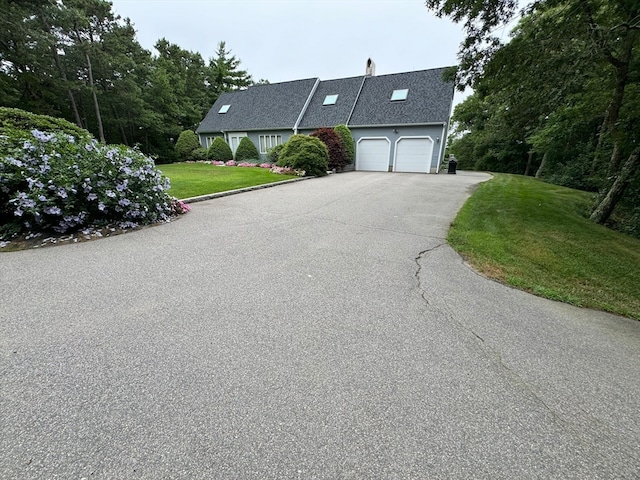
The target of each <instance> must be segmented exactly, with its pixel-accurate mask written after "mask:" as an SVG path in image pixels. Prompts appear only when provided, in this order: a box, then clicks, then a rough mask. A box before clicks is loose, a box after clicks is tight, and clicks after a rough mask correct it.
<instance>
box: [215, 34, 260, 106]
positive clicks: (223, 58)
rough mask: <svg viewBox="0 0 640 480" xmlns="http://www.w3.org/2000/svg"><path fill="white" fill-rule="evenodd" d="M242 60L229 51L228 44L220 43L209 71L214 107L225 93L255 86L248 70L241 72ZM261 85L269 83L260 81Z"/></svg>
mask: <svg viewBox="0 0 640 480" xmlns="http://www.w3.org/2000/svg"><path fill="white" fill-rule="evenodd" d="M239 68H240V60H239V59H238V58H236V56H235V55H231V51H230V50H227V44H226V42H224V41H222V42H220V43H218V49H217V50H216V57H215V58H212V59H210V60H209V68H208V70H207V84H209V85H211V88H210V96H209V103H210V105H213V103H214V102H215V101H216V99H217V98H218V97H219V96H220V94H221V93H223V92H231V91H233V90H240V89H242V88H246V87H248V86H249V85H252V84H253V80H252V79H251V75H249V74H248V73H247V72H246V70H240V69H239ZM260 83H268V81H266V80H260Z"/></svg>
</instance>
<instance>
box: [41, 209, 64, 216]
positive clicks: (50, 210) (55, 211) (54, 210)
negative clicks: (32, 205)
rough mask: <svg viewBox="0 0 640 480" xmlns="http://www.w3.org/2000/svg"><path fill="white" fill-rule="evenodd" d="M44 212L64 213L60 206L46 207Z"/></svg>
mask: <svg viewBox="0 0 640 480" xmlns="http://www.w3.org/2000/svg"><path fill="white" fill-rule="evenodd" d="M44 213H46V214H48V215H60V214H62V210H60V209H59V208H58V207H44Z"/></svg>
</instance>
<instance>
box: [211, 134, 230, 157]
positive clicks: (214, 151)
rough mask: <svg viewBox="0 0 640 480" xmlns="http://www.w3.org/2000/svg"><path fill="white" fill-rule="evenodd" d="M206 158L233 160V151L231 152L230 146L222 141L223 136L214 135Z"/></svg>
mask: <svg viewBox="0 0 640 480" xmlns="http://www.w3.org/2000/svg"><path fill="white" fill-rule="evenodd" d="M207 158H208V159H209V160H213V161H217V162H227V161H229V160H233V153H231V147H230V146H229V145H228V144H227V142H225V141H224V138H222V137H216V138H214V139H213V142H212V143H211V146H210V147H209V150H208V152H207Z"/></svg>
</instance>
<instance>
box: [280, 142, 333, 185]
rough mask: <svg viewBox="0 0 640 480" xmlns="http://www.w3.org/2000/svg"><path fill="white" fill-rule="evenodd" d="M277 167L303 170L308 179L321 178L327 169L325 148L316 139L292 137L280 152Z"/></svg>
mask: <svg viewBox="0 0 640 480" xmlns="http://www.w3.org/2000/svg"><path fill="white" fill-rule="evenodd" d="M278 166H279V167H289V168H292V169H293V170H304V172H305V176H308V177H311V176H315V177H322V176H324V175H326V174H327V170H328V168H329V152H328V150H327V146H326V145H325V144H324V143H322V141H321V140H320V139H318V138H316V137H311V136H307V135H300V134H297V135H293V136H292V137H291V138H290V139H289V141H287V143H285V144H284V147H283V148H282V150H281V151H280V157H279V159H278Z"/></svg>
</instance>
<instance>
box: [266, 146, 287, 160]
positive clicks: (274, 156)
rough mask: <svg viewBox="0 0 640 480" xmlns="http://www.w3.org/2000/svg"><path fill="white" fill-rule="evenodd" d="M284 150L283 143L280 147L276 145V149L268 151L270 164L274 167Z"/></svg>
mask: <svg viewBox="0 0 640 480" xmlns="http://www.w3.org/2000/svg"><path fill="white" fill-rule="evenodd" d="M283 148H284V143H281V144H280V145H276V146H275V147H273V148H270V149H269V150H268V151H267V160H268V161H269V163H272V164H274V165H276V164H277V163H278V159H279V158H280V152H282V149H283Z"/></svg>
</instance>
